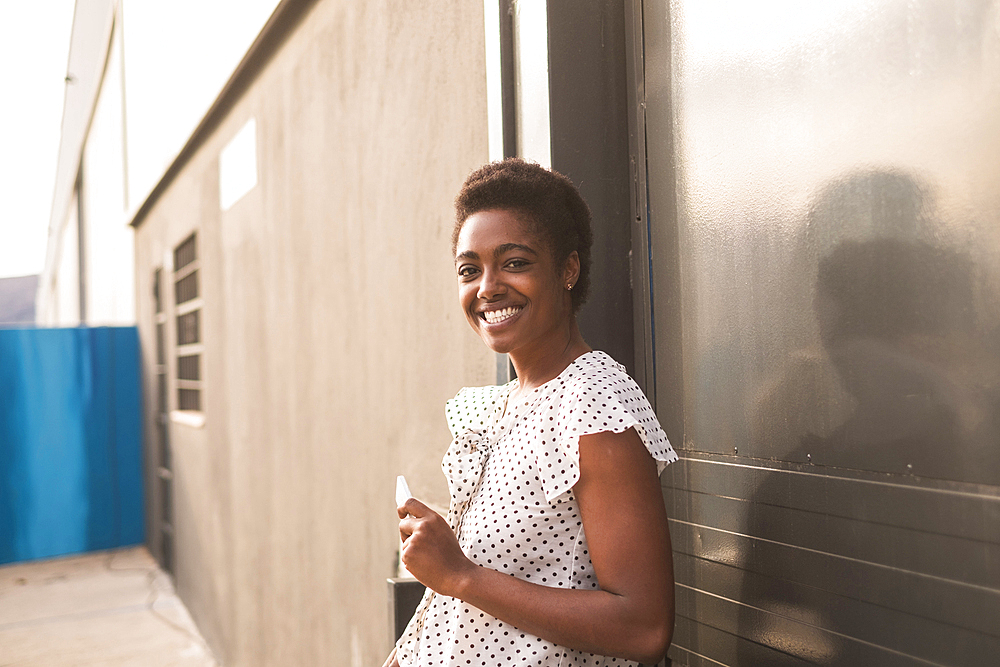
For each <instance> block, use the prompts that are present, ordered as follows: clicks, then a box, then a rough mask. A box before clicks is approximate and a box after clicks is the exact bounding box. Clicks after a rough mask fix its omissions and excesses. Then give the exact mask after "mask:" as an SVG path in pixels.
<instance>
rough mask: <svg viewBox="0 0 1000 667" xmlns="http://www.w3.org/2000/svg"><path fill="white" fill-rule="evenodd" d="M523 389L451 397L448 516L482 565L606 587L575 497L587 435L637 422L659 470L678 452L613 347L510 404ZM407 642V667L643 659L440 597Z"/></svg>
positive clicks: (544, 580) (420, 612) (425, 606)
mask: <svg viewBox="0 0 1000 667" xmlns="http://www.w3.org/2000/svg"><path fill="white" fill-rule="evenodd" d="M516 383H517V381H516V380H515V381H514V382H512V383H510V384H507V385H504V386H499V387H475V388H465V389H462V390H461V391H460V392H459V393H458V395H457V396H455V398H453V399H452V400H450V401H448V404H447V409H446V413H447V418H448V426H449V428H451V431H452V434H453V435H454V436H455V439H454V440H453V441H452V444H451V446H450V447H449V448H448V452H447V453H446V454H445V457H444V460H443V461H442V464H441V467H442V469H443V470H444V473H445V476H446V477H447V478H448V488H449V490H450V492H451V506H450V508H449V512H448V521H449V523H450V524H451V526H452V528H453V529H454V530H455V533H456V535H458V541H459V544H460V545H461V546H462V550H463V551H464V552H465V554H466V555H467V556H468V557H469V558H470V559H472V560H473V561H474V562H476V563H478V564H480V565H483V566H485V567H489V568H492V569H494V570H497V571H500V572H505V573H507V574H510V575H511V576H513V577H518V578H520V579H524V580H526V581H531V582H535V583H537V584H541V585H544V586H553V587H557V588H581V589H590V590H593V589H598V588H599V583H598V581H597V577H596V575H595V574H594V567H593V564H592V563H591V561H590V556H589V551H588V549H587V538H586V535H585V534H584V530H583V523H582V521H581V519H580V510H579V507H578V505H577V503H576V498H575V497H574V495H573V485H574V484H576V482H577V480H578V479H579V478H580V469H579V462H580V455H579V439H580V436H583V435H588V434H592V433H601V432H605V431H612V432H615V433H621V432H623V431H626V430H627V429H629V428H633V427H634V428H635V430H636V431H637V432H638V434H639V437H640V438H641V439H642V442H643V444H645V446H646V449H647V450H649V453H650V455H651V456H652V457H653V458H654V459H656V461H657V468H658V470H659V471H661V472H662V470H663V468H664V467H665V466H666V465H667V464H668V463H670V462H672V461H676V460H677V455H676V454H675V453H674V451H673V449H672V448H671V446H670V443H669V442H668V441H667V436H666V434H665V433H664V432H663V430H662V429H661V428H660V425H659V422H658V421H657V419H656V415H654V414H653V410H652V408H651V407H650V405H649V402H648V401H647V400H646V397H645V396H644V395H643V393H642V391H641V390H640V389H639V387H638V386H637V385H636V384H635V382H634V381H633V380H632V378H630V377H629V376H628V374H626V372H625V369H624V367H622V366H621V365H620V364H618V363H617V362H615V361H614V360H613V359H612V358H611V357H609V356H608V355H607V354H605V353H603V352H597V351H595V352H588V353H587V354H584V355H582V356H580V357H578V358H577V359H576V360H575V361H574V362H573V363H572V364H570V365H569V366H568V367H567V368H566V369H565V370H564V371H563V372H562V373H561V374H560V375H559V376H558V377H556V378H554V379H553V380H550V381H549V382H547V383H545V384H544V385H542V386H541V387H538V388H537V389H535V390H534V391H532V392H531V393H529V394H527V395H525V396H521V397H519V399H518V400H517V401H516V402H513V401H512V402H511V403H510V404H509V405H508V404H507V397H508V396H509V395H510V391H511V389H513V388H514V387H515V386H516ZM397 646H398V649H397V658H398V659H399V664H400V665H401V666H402V667H416V666H419V667H438V666H441V667H444V666H448V667H461V666H465V667H468V666H471V665H477V666H478V665H537V666H540V667H541V666H545V667H547V666H549V665H552V666H556V665H558V666H560V667H568V666H570V665H588V666H600V665H635V664H636V663H633V662H629V661H627V660H622V659H616V658H609V657H605V656H598V655H593V654H590V653H582V652H579V651H572V650H569V649H566V648H563V647H561V646H557V645H555V644H552V643H551V642H547V641H545V640H543V639H540V638H538V637H536V636H534V635H530V634H527V633H523V632H521V631H519V630H518V629H517V628H515V627H514V626H512V625H509V624H507V623H504V622H502V621H500V620H498V619H496V618H494V617H492V616H490V615H489V614H485V613H483V612H481V611H480V610H479V609H476V608H475V607H472V606H471V605H467V604H465V603H464V602H462V601H461V600H457V599H455V598H450V597H447V596H442V595H436V594H434V593H432V592H430V591H428V593H427V594H426V595H425V596H424V599H423V601H422V602H421V604H420V606H419V607H418V609H417V613H416V614H414V617H413V620H411V621H410V624H409V626H408V627H407V628H406V631H405V632H404V633H403V636H402V638H401V639H400V641H399V643H398V645H397Z"/></svg>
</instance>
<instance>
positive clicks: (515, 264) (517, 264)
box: [507, 259, 528, 269]
mask: <svg viewBox="0 0 1000 667" xmlns="http://www.w3.org/2000/svg"><path fill="white" fill-rule="evenodd" d="M526 266H528V262H526V261H525V260H523V259H512V260H510V261H509V262H507V268H510V269H523V268H524V267H526Z"/></svg>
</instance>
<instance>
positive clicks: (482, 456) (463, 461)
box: [441, 429, 490, 533]
mask: <svg viewBox="0 0 1000 667" xmlns="http://www.w3.org/2000/svg"><path fill="white" fill-rule="evenodd" d="M489 444H490V443H489V439H488V438H487V437H486V433H485V432H484V431H481V430H476V429H469V430H467V431H465V432H463V433H460V434H459V435H457V436H455V439H454V440H452V442H451V446H450V447H448V451H447V453H446V454H445V455H444V458H443V459H442V461H441V469H442V470H443V471H444V475H445V477H446V478H447V479H448V491H449V492H450V493H451V503H450V505H449V507H448V525H450V526H451V529H452V530H454V531H455V532H456V533H457V532H458V525H459V523H460V522H461V520H462V515H463V514H465V510H466V508H467V507H468V506H469V501H471V500H472V496H473V495H474V494H475V493H476V488H477V487H478V486H479V480H480V478H481V477H482V474H483V467H484V466H485V465H486V459H487V458H489V451H490V448H489Z"/></svg>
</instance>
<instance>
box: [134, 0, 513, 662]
mask: <svg viewBox="0 0 1000 667" xmlns="http://www.w3.org/2000/svg"><path fill="white" fill-rule="evenodd" d="M482 11H483V6H482V3H477V2H474V3H469V2H465V1H464V0H453V1H451V2H444V1H438V2H433V3H429V4H428V3H407V2H402V1H395V2H393V1H382V2H368V3H363V4H362V3H355V2H352V1H351V0H322V1H321V2H319V3H318V4H317V5H316V6H315V7H314V8H313V9H312V10H311V11H310V13H309V14H308V15H307V16H306V18H305V19H304V20H303V22H302V23H301V24H300V25H299V27H298V28H297V29H296V31H295V32H294V34H292V36H291V38H290V39H289V40H287V41H286V42H285V43H284V45H283V46H281V47H280V49H279V50H278V52H277V54H276V55H275V56H274V58H273V59H271V61H270V62H269V63H268V64H267V65H266V66H265V67H264V68H263V70H262V71H261V72H260V74H259V76H258V77H257V79H256V80H255V83H254V84H253V85H252V86H251V88H250V90H249V91H248V92H247V93H246V94H245V95H244V96H243V97H242V98H241V99H240V100H239V101H238V102H237V103H236V104H235V106H234V107H233V108H232V110H231V111H230V112H229V113H228V114H227V115H226V117H225V118H224V119H223V120H222V122H221V123H220V125H219V126H218V128H217V129H216V130H215V131H214V132H213V133H212V134H211V135H210V136H209V137H208V139H207V140H206V141H205V143H204V144H202V145H201V146H200V147H199V148H198V149H197V150H196V151H195V152H194V154H193V156H192V157H191V159H190V160H189V161H187V162H186V163H185V165H184V166H183V168H182V169H181V170H180V171H179V173H178V175H177V177H176V178H175V179H174V180H173V181H172V182H171V183H170V185H169V186H168V187H167V188H166V189H165V190H164V191H163V194H162V195H161V196H160V197H159V198H158V199H157V200H156V202H155V203H154V204H153V205H152V206H151V207H150V208H149V209H148V214H146V215H144V216H143V218H142V219H141V220H137V221H136V225H137V229H136V251H135V256H136V286H137V287H136V290H137V294H138V303H137V318H138V322H139V327H140V333H141V337H142V341H143V355H144V365H145V368H146V369H147V371H146V373H145V377H146V382H147V387H146V395H147V397H152V396H154V395H155V391H154V387H153V386H152V381H153V378H154V373H153V372H151V369H152V368H153V363H154V361H155V359H154V355H155V337H154V336H155V329H154V322H155V315H154V312H153V310H154V307H153V301H152V278H153V272H154V270H155V269H156V268H158V267H161V266H164V267H165V271H164V277H165V281H164V289H163V294H164V296H165V298H164V302H165V310H166V313H167V316H168V323H167V327H166V331H167V361H168V377H169V378H170V382H171V384H170V392H169V400H170V407H171V408H172V409H174V408H176V391H175V389H174V387H175V384H176V382H175V380H173V378H175V377H176V368H175V364H176V359H175V356H176V355H175V354H174V349H175V336H176V327H175V326H174V324H173V303H172V302H173V291H172V282H171V280H170V272H169V270H168V269H169V253H170V252H171V251H172V249H173V248H174V247H175V246H176V245H177V244H178V243H180V242H181V241H183V240H184V239H185V238H186V237H187V236H188V235H189V234H190V233H191V232H192V231H194V232H196V233H197V234H198V246H199V248H198V255H199V262H200V271H199V273H200V276H201V281H202V294H203V299H204V303H203V306H202V309H201V310H202V327H203V329H202V339H203V341H204V351H203V353H202V356H203V366H202V377H203V398H202V401H203V403H202V405H203V410H204V414H203V416H204V426H203V427H200V428H198V427H192V426H190V425H188V424H184V423H180V422H179V421H177V420H176V419H175V420H174V421H173V422H172V423H171V427H170V438H171V446H172V451H173V482H172V484H173V496H174V502H173V510H174V520H173V524H174V527H175V536H174V539H175V543H176V564H175V573H176V581H177V587H178V591H179V593H180V595H181V597H182V598H183V599H184V601H185V602H186V603H187V604H188V606H189V608H190V610H191V612H192V614H193V616H194V617H195V620H196V622H197V623H198V625H199V627H200V628H201V630H202V631H203V633H204V634H205V636H206V637H207V638H208V640H209V642H210V644H211V645H212V647H213V649H214V650H215V651H216V652H217V654H218V656H219V658H220V659H221V660H222V661H223V662H224V664H226V665H227V666H228V665H277V664H283V665H320V664H329V665H351V666H352V667H354V666H355V665H357V666H361V665H372V664H380V661H381V660H382V659H383V658H384V654H385V653H386V652H387V651H388V649H389V645H390V642H389V637H388V633H389V630H388V615H387V610H386V604H387V603H386V584H385V578H386V577H388V576H393V575H394V574H395V569H396V559H397V540H398V538H397V534H396V518H395V512H394V501H393V484H394V479H395V475H396V474H398V473H404V474H406V475H407V477H408V479H409V480H410V484H411V488H412V489H413V491H414V493H415V494H416V495H417V496H419V497H422V498H425V499H427V500H428V501H430V502H432V503H436V504H437V505H439V506H444V505H446V503H447V489H446V485H445V482H444V478H443V476H442V475H441V473H440V469H439V461H440V457H441V455H442V454H443V452H444V450H445V448H446V447H447V444H448V441H449V436H448V431H447V427H446V425H445V420H444V407H443V403H444V401H445V400H446V399H447V398H449V397H450V396H452V395H453V394H454V393H455V391H456V390H457V389H458V388H459V387H461V386H463V385H471V384H488V383H490V382H491V381H492V379H493V377H494V368H495V366H494V358H493V355H492V353H490V352H488V350H486V348H485V347H484V346H483V345H482V344H481V343H480V341H479V340H478V338H476V337H475V336H474V334H473V333H472V332H471V331H470V330H469V329H468V326H467V325H466V324H465V321H464V318H463V316H462V313H461V311H460V309H459V307H458V305H457V298H456V288H455V283H454V275H453V268H452V261H451V257H450V247H449V246H450V242H449V241H450V232H451V226H452V222H451V220H452V213H451V206H452V199H453V197H454V195H455V193H456V191H457V189H458V187H459V186H460V184H461V182H462V180H463V179H464V177H465V176H466V175H467V174H468V172H469V171H470V170H471V169H473V168H475V167H476V166H478V165H479V164H481V163H483V162H485V161H486V159H487V119H486V86H485V62H484V55H483V53H484V43H483V15H482ZM251 117H253V118H255V120H256V128H257V129H256V132H257V161H258V183H257V185H256V187H254V188H253V189H252V190H250V191H249V193H248V194H246V195H245V196H244V197H243V198H242V199H241V200H239V201H238V202H237V203H236V204H235V205H234V206H232V208H230V209H228V210H227V211H225V212H222V211H221V210H220V206H219V198H218V197H219V194H218V182H219V172H218V156H219V152H220V150H221V149H222V148H223V147H224V146H225V145H226V144H227V142H228V141H229V140H230V139H231V138H232V137H233V136H234V135H235V134H236V132H237V131H238V130H239V129H240V128H242V127H243V126H244V124H245V123H246V122H247V120H248V119H249V118H251ZM146 402H147V419H146V423H147V425H148V426H147V429H148V433H147V440H148V442H152V441H153V432H152V426H153V414H154V410H155V405H154V404H153V400H152V399H151V398H147V401H146ZM181 416H183V415H181ZM188 421H191V420H188ZM154 457H155V453H154V452H150V459H151V461H152V460H154ZM149 474H150V483H151V484H150V487H149V488H153V486H152V482H153V471H152V470H150V471H149ZM151 500H152V501H153V502H152V503H151V506H150V510H149V511H150V515H151V516H157V515H158V513H159V512H160V508H159V507H158V506H157V503H158V502H159V500H158V499H157V498H156V497H155V494H154V495H153V497H152V498H151ZM151 539H152V540H153V541H154V542H155V540H156V536H155V535H152V536H151ZM153 546H154V548H156V546H157V545H156V544H155V543H154V544H153Z"/></svg>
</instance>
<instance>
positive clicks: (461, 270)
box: [458, 265, 476, 278]
mask: <svg viewBox="0 0 1000 667" xmlns="http://www.w3.org/2000/svg"><path fill="white" fill-rule="evenodd" d="M475 274H476V267H474V266H469V265H465V266H460V267H458V275H459V277H460V278H468V277H470V276H474V275H475Z"/></svg>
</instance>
